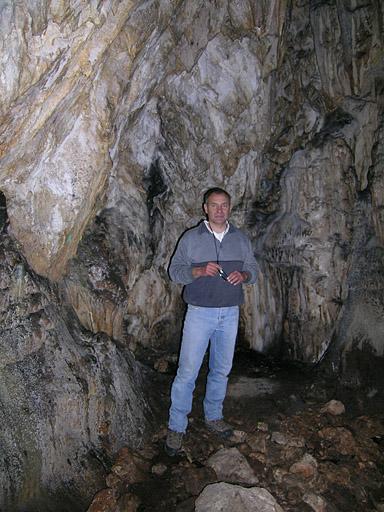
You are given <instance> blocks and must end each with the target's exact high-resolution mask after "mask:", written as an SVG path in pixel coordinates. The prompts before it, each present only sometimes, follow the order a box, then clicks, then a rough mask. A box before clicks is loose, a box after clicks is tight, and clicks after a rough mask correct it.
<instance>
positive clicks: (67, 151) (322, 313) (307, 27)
mask: <svg viewBox="0 0 384 512" xmlns="http://www.w3.org/2000/svg"><path fill="white" fill-rule="evenodd" d="M383 26H384V9H383V6H382V3H381V2H380V0H366V1H364V2H362V1H360V0H348V1H344V2H342V1H341V0H333V1H327V2H325V1H321V0H311V1H310V2H302V1H293V0H292V1H286V0H271V1H270V2H251V1H250V0H215V1H213V0H209V1H207V0H205V1H203V0H148V1H139V0H137V1H134V0H103V1H102V2H95V1H91V2H84V1H79V2H70V1H69V0H37V1H35V2H29V1H28V0H20V1H17V2H14V1H11V0H3V2H2V3H1V5H0V28H1V30H0V38H1V47H2V52H1V53H0V98H1V103H0V120H1V121H0V191H1V193H0V222H1V225H2V230H3V231H2V235H1V244H2V247H3V248H2V254H3V255H4V256H3V260H2V263H1V265H2V267H3V269H4V272H3V275H2V277H1V280H2V286H1V287H2V299H1V301H2V303H1V314H2V319H3V326H2V328H1V336H0V339H1V347H2V348H1V350H2V352H4V354H5V355H4V359H3V361H4V362H3V363H2V377H1V379H2V391H1V399H2V401H4V402H5V403H8V404H11V403H13V404H14V403H15V402H16V407H15V408H14V411H13V414H14V416H12V418H13V419H12V420H10V421H11V423H12V425H19V426H20V432H21V434H20V436H21V437H20V439H22V442H21V443H20V450H22V448H21V447H23V446H24V445H26V444H28V446H29V444H30V443H32V439H31V441H30V442H29V441H26V437H25V436H26V434H25V435H24V433H25V429H24V430H23V429H22V428H21V426H22V425H23V422H24V421H27V420H26V418H29V415H30V414H32V413H31V410H32V409H33V410H34V409H36V408H35V405H34V404H35V402H34V400H35V401H36V400H37V401H38V402H39V403H40V404H41V407H42V410H41V417H40V416H39V413H38V412H36V414H37V419H36V421H35V420H34V421H33V422H32V423H33V425H34V426H36V429H38V430H39V432H40V434H41V437H39V436H37V437H34V436H32V434H31V436H32V438H33V439H34V440H33V443H35V442H36V439H44V442H45V443H46V446H45V447H44V449H43V448H42V447H41V446H38V445H36V447H35V452H34V453H36V454H37V455H36V457H37V458H36V459H33V458H28V461H29V462H28V465H27V462H26V460H27V456H26V455H25V454H22V452H21V451H20V454H19V455H18V456H17V457H19V458H18V462H17V464H16V465H15V466H12V465H10V466H9V467H14V468H21V467H23V471H24V472H25V471H26V475H27V476H26V478H27V480H28V478H29V477H28V475H29V474H30V473H33V474H34V478H36V479H39V478H41V479H42V481H44V482H45V480H44V478H45V477H44V476H42V475H44V474H45V473H44V471H43V470H41V472H35V467H36V464H37V462H36V460H38V459H39V460H42V459H44V460H47V461H48V462H47V467H49V468H51V466H50V463H51V462H50V461H51V460H53V459H51V457H56V455H54V454H55V453H56V454H57V452H55V450H54V449H53V446H54V445H55V443H59V444H60V442H59V439H61V437H60V436H61V434H60V432H61V430H60V429H59V430H60V432H59V431H56V430H55V427H54V425H55V422H62V421H66V419H68V418H69V417H71V414H72V413H73V414H75V413H74V411H75V410H78V411H80V410H81V411H82V413H81V414H80V413H79V414H80V416H79V417H77V418H76V421H77V422H78V423H77V424H76V425H77V426H76V425H75V427H74V428H75V430H76V432H77V435H78V436H79V437H77V441H76V443H77V444H76V443H75V444H73V446H74V447H76V450H79V447H80V446H82V447H83V448H84V453H89V451H90V449H91V445H92V443H95V446H99V444H98V443H99V441H98V442H96V441H94V440H93V439H94V438H93V435H94V434H92V432H89V431H87V433H85V432H83V429H85V430H87V429H88V428H89V427H90V418H89V417H88V418H86V417H85V416H84V417H83V416H82V414H85V412H84V411H86V410H88V409H89V407H90V405H89V404H88V405H87V406H86V407H85V406H84V408H83V405H84V403H85V402H86V401H87V400H88V399H90V396H93V397H94V395H93V391H91V389H93V390H96V389H98V390H99V394H100V395H101V398H100V402H97V403H95V404H94V407H95V411H96V409H97V410H98V411H99V413H100V415H99V416H97V417H98V420H97V422H96V423H97V425H99V426H100V425H101V424H102V423H103V421H104V420H105V418H106V417H108V418H109V417H111V418H110V421H111V422H112V423H111V424H109V423H108V426H107V427H106V428H107V430H108V436H110V435H111V436H112V437H114V436H115V435H116V438H114V439H115V440H113V441H111V447H110V449H111V451H113V450H115V449H117V447H118V446H117V445H119V443H120V442H121V441H122V438H123V437H127V436H128V438H132V444H135V442H137V439H136V440H135V435H134V434H133V433H134V432H135V431H136V428H137V425H138V424H141V423H142V421H144V418H143V413H142V411H138V409H140V407H139V406H138V404H137V403H135V401H134V400H133V399H132V400H130V406H129V407H128V408H127V409H124V413H123V414H124V415H125V420H127V418H128V417H131V414H132V418H136V419H137V421H136V420H135V419H132V422H131V423H130V422H128V424H129V426H128V424H127V423H125V425H126V428H127V430H126V431H120V432H118V431H119V429H120V426H119V425H118V423H119V422H120V420H121V418H120V417H117V416H116V414H117V415H118V414H120V413H121V410H120V409H121V406H122V402H121V400H123V399H122V396H124V395H126V396H130V397H133V395H137V396H138V401H139V402H140V401H143V403H144V402H145V401H146V399H145V396H144V395H143V394H142V391H141V385H140V383H139V381H140V379H138V380H137V379H136V377H135V378H134V377H133V375H136V373H137V372H138V365H137V363H136V362H135V361H134V360H133V358H132V355H131V353H130V352H129V351H128V349H129V350H130V351H135V350H136V348H138V347H144V348H145V347H152V348H156V349H160V348H161V349H162V350H175V349H176V347H177V341H178V339H179V331H180V325H181V318H182V311H183V305H182V303H181V299H180V289H179V288H178V287H177V286H174V285H171V284H170V283H169V280H168V277H167V266H168V263H169V259H170V256H171V254H172V252H173V249H174V245H175V242H176V240H177V238H178V237H179V236H180V235H181V233H182V232H183V230H184V229H185V228H186V227H189V226H192V225H194V224H196V223H197V222H198V220H199V219H200V218H201V214H202V211H201V198H202V193H203V192H204V191H205V190H206V189H207V188H209V187H210V186H213V185H218V186H223V187H225V188H226V189H228V191H229V192H230V193H231V194H232V196H233V213H232V219H233V221H234V223H235V224H238V225H242V226H244V228H245V229H246V230H247V232H248V234H249V235H250V237H251V239H252V241H253V244H254V248H255V253H256V255H257V258H258V261H259V264H260V269H261V271H260V275H259V280H258V283H257V285H256V286H254V287H252V288H251V289H248V291H247V304H246V305H245V306H244V308H243V312H242V322H241V335H242V337H243V338H244V339H245V340H247V342H248V343H249V345H250V346H251V347H252V348H254V349H255V350H258V351H261V352H265V353H274V354H278V355H279V356H281V357H284V358H286V359H292V360H300V361H303V362H306V363H310V364H316V363H319V362H321V361H324V363H325V364H326V365H327V367H328V368H330V369H332V370H333V371H336V372H340V374H342V375H343V377H344V379H345V380H346V381H348V382H352V383H353V384H362V383H365V384H369V385H370V386H371V385H374V382H375V380H377V379H376V378H381V374H380V373H381V372H380V366H379V365H380V361H382V357H383V355H384V354H383V352H384V342H383V340H384V321H383V309H384V308H383V279H384V278H383V270H384V260H383V256H384V253H383V243H384V228H383V221H384V214H383V211H384V204H383V203H384V174H383V158H384V148H383V140H384V116H383V89H384V87H383V84H384V59H383V57H384V50H383V38H384V35H383V34H384V31H383ZM8 254H12V256H8ZM27 283H28V284H27ZM25 289H27V290H28V291H27V292H26V291H24V290H25ZM15 290H16V291H15ZM15 297H16V298H15ZM20 304H22V305H20ZM34 308H36V309H34ZM36 312H39V313H38V315H37V316H35V320H36V322H37V324H33V322H32V321H31V320H30V319H29V318H30V315H32V318H33V315H35V313H36ZM26 315H27V316H28V320H27V319H26ZM42 319H43V320H42ZM31 322H32V323H31ZM16 326H17V329H16ZM21 326H22V328H21ZM36 329H37V331H36ZM39 329H40V331H39ZM50 331H52V332H51V334H52V338H51V334H49V335H48V333H49V332H50ZM37 332H40V334H36V333H37ZM39 336H40V338H39ZM47 340H51V341H49V342H47ZM52 340H54V341H52ZM95 350H96V352H97V351H98V350H99V351H100V353H103V354H104V355H103V357H105V358H106V360H107V361H108V363H107V366H109V367H110V368H112V367H113V368H115V370H116V371H113V379H116V380H115V381H114V384H113V386H112V385H111V384H110V379H112V377H111V375H112V374H111V375H110V374H109V373H108V372H110V371H111V370H107V369H106V368H105V367H104V365H102V366H101V367H100V368H99V369H98V371H97V372H96V375H97V376H96V377H95V375H94V374H93V371H94V370H95V369H92V365H93V363H92V361H93V357H96V359H97V357H99V356H95V355H94V354H93V352H94V351H95ZM67 352H68V353H70V354H71V355H70V356H67V355H65V354H66V353H67ZM38 355H39V357H41V360H40V361H37V359H35V358H37V357H38ZM100 357H101V356H100ZM68 358H69V359H68ZM84 358H85V359H84ZM83 359H84V361H88V363H84V364H85V367H83V366H82V363H81V364H80V362H79V361H82V360H83ZM68 361H72V362H71V364H69V363H68ZM17 365H24V366H25V368H26V372H27V373H28V374H31V375H32V374H33V375H35V379H36V380H35V381H33V382H32V381H31V382H30V381H26V380H24V376H23V375H24V374H23V373H22V372H19V371H16V370H15V368H16V367H17ZM115 365H117V366H115ZM38 368H40V370H39V371H38V370H37V369H38ZM128 368H130V370H128ZM35 369H36V372H35ZM49 369H50V370H49ZM357 370H359V371H357ZM50 371H52V372H53V373H52V375H53V376H54V377H55V379H56V378H59V377H60V379H61V380H63V379H64V380H65V381H66V380H67V379H75V380H73V388H71V390H69V388H68V389H67V388H65V387H64V388H63V389H60V391H61V392H62V393H64V398H63V404H64V405H63V408H62V409H61V408H60V407H59V406H58V405H57V406H55V405H54V404H53V403H50V402H49V395H50V394H52V395H55V392H54V387H49V386H48V388H46V387H45V383H46V380H47V379H48V376H47V375H44V372H48V373H49V372H50ZM34 372H35V373H34ZM73 375H75V377H73ZM55 379H54V380H55ZM113 379H112V380H113ZM48 380H49V379H48ZM76 382H77V384H76ZM108 383H109V384H108ZM56 385H57V383H55V386H56ZM31 386H32V388H33V389H34V390H35V391H36V393H37V395H36V396H37V397H38V398H35V399H34V398H33V396H29V395H28V391H29V390H30V389H31ZM68 386H70V385H69V384H68ZM70 387H71V386H70ZM107 388H108V389H110V392H111V402H108V400H107V399H106V396H107V395H108V393H107V391H106V389H107ZM19 393H20V396H22V397H24V398H23V399H20V400H17V401H16V400H15V397H16V396H18V395H19ZM72 393H75V394H76V400H77V402H76V400H75V403H74V404H73V407H74V409H68V407H69V408H70V405H69V404H70V403H71V396H72V395H71V394H72ZM4 397H5V398H4ZM24 399H25V403H23V401H24ZM104 400H106V402H105V404H104ZM92 407H93V406H92ZM92 407H91V408H92ZM76 408H77V409H76ZM99 408H101V409H99ZM43 409H44V412H43ZM39 410H40V409H38V408H37V411H39ZM70 410H71V411H72V412H71V413H70V412H69V411H70ZM100 411H102V412H100ZM107 411H108V412H107ZM76 414H77V413H76ZM92 414H93V413H92ZM94 414H96V412H94ZM97 414H98V413H97ZM97 414H96V415H97ZM144 416H145V414H144ZM23 418H24V419H23ZM39 418H40V419H41V423H39V421H40V420H39ZM42 418H44V420H43V419H42ZM28 421H29V420H28ZM108 421H109V420H108ZM49 422H52V424H51V425H49ZM144 422H145V421H144ZM27 424H28V423H27ZM27 424H26V425H27ZM38 425H40V426H39V427H37V426H38ZM34 428H35V427H34ZM60 428H61V427H60ZM92 428H94V425H93V426H92ZM95 428H96V427H95ZM97 428H99V427H97ZM12 429H13V427H10V430H9V432H11V431H12ZM47 429H48V430H47ZM91 430H92V429H91ZM48 431H49V432H50V434H49V435H48ZM80 431H81V432H80ZM128 431H129V432H128ZM7 432H8V431H7V430H6V429H5V430H4V432H3V436H4V437H2V438H1V443H2V444H3V445H4V446H6V448H5V451H4V453H9V450H10V447H11V445H13V444H14V443H15V439H14V438H12V436H11V435H10V434H9V433H7ZM31 432H32V430H31ZM43 432H44V433H43ZM40 434H39V435H40ZM112 434H113V435H112ZM95 435H96V434H95ZM7 436H8V437H7ZM84 436H85V437H84ZM48 438H49V439H50V440H49V441H48ZM64 444H65V450H64V451H63V453H65V454H66V455H65V458H66V457H68V458H69V460H70V461H71V463H73V456H72V455H70V453H72V452H71V448H70V444H71V443H69V444H67V443H66V442H65V443H64ZM83 448H82V449H83ZM57 449H58V448H57ZM44 450H47V451H44ZM67 450H69V451H67ZM27 451H28V450H27ZM67 453H68V454H69V455H67ZM63 456H64V455H63ZM20 461H24V462H20ZM33 461H35V462H33ZM3 464H6V463H3ZM39 464H40V463H39ZM57 464H61V462H60V463H59V462H57ZM38 466H39V465H38ZM27 467H28V468H29V470H28V471H29V473H28V471H27V469H26V468H27ZM39 467H40V466H39ZM67 470H68V468H67V469H65V471H64V470H63V471H61V469H60V471H61V473H60V471H59V470H58V472H59V473H60V474H62V475H65V474H67V476H68V475H69V474H70V475H71V478H72V477H73V474H74V473H75V472H74V471H73V472H72V473H71V472H69V473H66V472H67ZM12 471H13V470H12ZM12 471H10V472H9V473H8V477H7V476H5V477H4V478H5V479H6V481H4V482H3V483H4V486H3V487H4V488H5V489H8V488H9V485H10V484H9V482H10V481H11V479H12V478H13V476H14V472H12ZM15 471H16V469H15ZM50 471H51V469H50ZM68 471H69V470H68ZM11 477H12V478H11ZM7 478H8V480H7ZM63 478H64V476H63ZM17 481H18V482H19V480H17ZM28 481H29V483H30V486H31V487H30V489H29V490H28V492H27V491H26V490H25V489H24V487H23V485H22V484H19V483H17V484H15V485H16V487H15V488H14V489H12V490H10V491H9V492H10V495H15V494H18V493H19V494H20V495H23V496H24V494H23V493H26V494H25V496H28V497H31V499H32V496H33V493H34V492H35V489H36V486H35V487H34V484H33V480H32V481H30V480H28ZM36 485H37V484H36ZM76 485H77V484H76ZM76 485H75V487H76ZM48 487H49V486H48ZM7 492H8V491H7ZM89 494H90V493H89ZM89 494H88V497H89Z"/></svg>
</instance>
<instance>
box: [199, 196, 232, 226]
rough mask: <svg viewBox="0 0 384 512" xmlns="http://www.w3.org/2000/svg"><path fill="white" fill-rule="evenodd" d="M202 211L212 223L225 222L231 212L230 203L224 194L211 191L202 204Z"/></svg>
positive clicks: (219, 223)
mask: <svg viewBox="0 0 384 512" xmlns="http://www.w3.org/2000/svg"><path fill="white" fill-rule="evenodd" d="M204 211H205V213H206V214H207V215H208V221H209V222H210V223H212V224H218V225H221V224H225V223H226V222H227V220H228V218H229V214H230V213H231V204H230V202H229V199H228V197H227V196H226V195H225V194H216V193H213V194H211V195H210V196H209V197H208V201H207V203H206V204H204Z"/></svg>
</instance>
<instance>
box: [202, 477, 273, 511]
mask: <svg viewBox="0 0 384 512" xmlns="http://www.w3.org/2000/svg"><path fill="white" fill-rule="evenodd" d="M195 511H196V512H248V511H249V512H283V509H282V508H281V507H280V506H279V505H278V503H277V502H276V500H275V498H274V497H273V496H272V494H270V493H269V492H268V491H267V490H266V489H263V488H262V487H251V488H249V489H245V488H244V487H240V486H237V485H230V484H226V483H219V484H212V485H208V486H207V487H206V488H205V489H204V490H203V492H202V493H201V494H200V496H199V497H198V498H197V500H196V504H195Z"/></svg>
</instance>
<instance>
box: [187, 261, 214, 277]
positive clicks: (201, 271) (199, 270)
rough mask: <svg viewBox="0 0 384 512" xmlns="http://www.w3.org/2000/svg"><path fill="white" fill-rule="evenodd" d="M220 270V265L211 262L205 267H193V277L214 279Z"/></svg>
mask: <svg viewBox="0 0 384 512" xmlns="http://www.w3.org/2000/svg"><path fill="white" fill-rule="evenodd" d="M219 269H220V265H218V264H217V263H213V261H210V262H209V263H207V264H206V265H205V266H204V267H193V268H192V275H193V277H206V276H211V277H213V276H215V275H216V274H217V273H218V272H219Z"/></svg>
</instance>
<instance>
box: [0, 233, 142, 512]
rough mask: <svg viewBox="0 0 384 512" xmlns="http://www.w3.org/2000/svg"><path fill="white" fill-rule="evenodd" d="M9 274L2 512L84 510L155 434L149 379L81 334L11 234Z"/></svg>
mask: <svg viewBox="0 0 384 512" xmlns="http://www.w3.org/2000/svg"><path fill="white" fill-rule="evenodd" d="M0 272H1V274H0V275H1V278H0V289H1V295H0V321H1V327H0V360H1V363H0V393H1V404H2V407H1V417H0V424H1V432H0V444H1V457H0V467H1V472H0V488H1V492H0V503H1V508H2V509H3V507H4V510H9V511H11V510H31V511H38V510H44V511H47V512H48V511H51V510H52V511H60V510H63V511H64V510H65V511H67V510H73V511H76V510H85V508H86V506H87V504H88V503H89V501H90V499H91V498H92V496H93V494H94V493H95V492H96V490H98V489H99V488H100V487H101V486H102V482H103V477H104V476H105V469H106V467H107V466H108V464H109V463H110V461H111V460H112V459H113V456H114V454H115V452H116V451H117V449H118V448H119V447H121V446H123V445H125V444H129V445H131V446H138V445H140V443H141V442H142V439H143V437H144V436H145V434H146V431H148V428H149V426H150V418H151V411H150V407H149V404H148V401H147V397H146V394H145V375H144V374H143V373H142V371H141V370H140V367H139V366H138V365H137V363H136V362H135V360H134V359H133V357H132V355H131V354H130V353H129V352H128V351H124V350H122V349H121V348H119V347H118V346H116V343H115V342H114V341H113V340H111V338H109V337H107V335H105V334H98V335H93V334H92V333H90V332H89V331H85V330H84V329H81V326H80V325H79V323H78V322H77V321H76V318H75V317H73V315H71V313H70V311H65V309H64V308H62V307H60V305H59V301H58V298H57V295H56V293H55V291H54V289H51V288H50V286H49V283H47V282H46V281H44V280H42V279H39V278H38V277H37V276H36V275H34V274H33V273H31V272H29V271H28V269H27V267H26V265H25V263H24V262H23V261H22V259H21V258H20V256H19V255H18V253H17V251H16V250H15V247H14V244H13V242H12V241H11V240H10V239H9V237H6V236H5V235H4V234H3V235H2V236H1V240H0Z"/></svg>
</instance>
